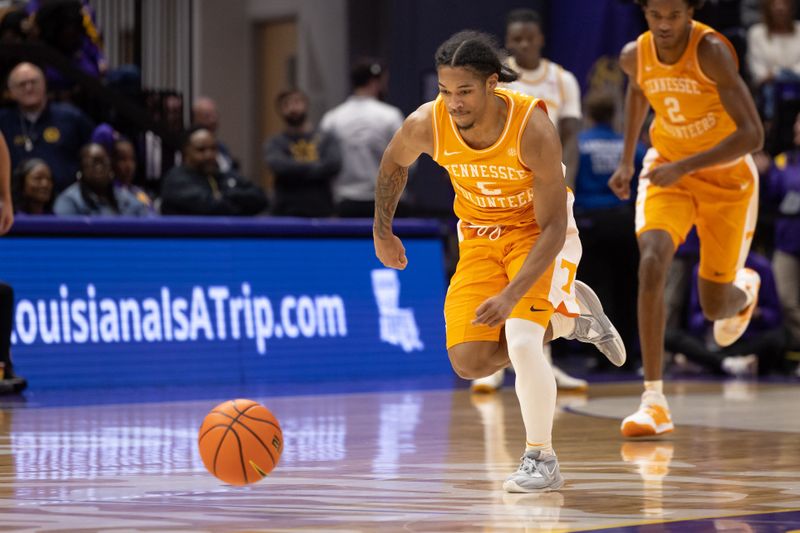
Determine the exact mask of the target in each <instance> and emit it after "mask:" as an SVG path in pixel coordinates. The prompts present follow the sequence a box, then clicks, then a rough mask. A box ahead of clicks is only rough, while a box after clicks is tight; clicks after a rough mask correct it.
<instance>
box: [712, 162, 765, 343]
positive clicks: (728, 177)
mask: <svg viewBox="0 0 800 533" xmlns="http://www.w3.org/2000/svg"><path fill="white" fill-rule="evenodd" d="M700 177H702V178H704V181H703V183H704V184H705V186H704V187H702V188H698V194H697V198H698V218H697V235H698V237H699V238H700V271H699V277H700V279H699V282H700V283H699V285H698V287H699V292H700V306H701V307H702V308H703V313H704V314H705V315H706V317H707V318H708V319H709V320H713V321H715V322H714V339H715V340H716V341H717V344H719V345H720V346H730V345H731V344H733V343H734V342H736V340H737V339H739V337H741V335H742V334H743V333H744V331H745V330H746V329H747V326H748V324H749V323H750V318H751V317H752V315H753V311H754V310H755V307H756V303H757V300H758V289H759V287H760V285H761V279H760V277H759V275H758V273H757V272H756V271H755V270H751V269H749V268H745V267H744V264H745V260H746V259H747V254H748V253H749V251H750V243H751V242H752V239H753V233H754V232H755V225H756V220H757V218H758V172H757V170H756V168H755V165H754V164H753V163H752V158H750V156H747V157H746V158H744V160H743V161H741V162H739V163H738V164H735V165H732V166H729V167H724V168H722V169H708V170H706V171H704V172H703V173H702V174H701V176H700ZM711 184H713V185H711ZM717 184H725V186H723V185H717Z"/></svg>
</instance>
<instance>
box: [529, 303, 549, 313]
mask: <svg viewBox="0 0 800 533" xmlns="http://www.w3.org/2000/svg"><path fill="white" fill-rule="evenodd" d="M531 311H533V312H534V313H538V312H540V311H547V309H536V306H533V305H532V306H531Z"/></svg>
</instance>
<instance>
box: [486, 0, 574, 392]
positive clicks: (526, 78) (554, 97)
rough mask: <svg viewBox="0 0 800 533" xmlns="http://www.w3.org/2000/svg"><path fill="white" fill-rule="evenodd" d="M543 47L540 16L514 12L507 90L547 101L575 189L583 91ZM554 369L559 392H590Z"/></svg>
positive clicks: (492, 380)
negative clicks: (515, 77) (513, 76)
mask: <svg viewBox="0 0 800 533" xmlns="http://www.w3.org/2000/svg"><path fill="white" fill-rule="evenodd" d="M543 47H544V33H543V32H542V20H541V17H540V16H539V14H538V13H537V12H536V11H534V10H532V9H527V8H520V9H515V10H513V11H511V12H510V13H509V14H508V17H507V19H506V48H507V49H508V51H509V52H510V53H511V57H509V58H508V66H509V67H511V68H512V69H514V70H515V71H516V72H517V73H519V75H520V77H519V79H518V80H517V81H514V82H511V83H509V84H507V85H506V87H508V88H509V89H512V90H515V91H517V92H521V93H525V94H529V95H531V96H535V97H536V98H541V99H542V100H544V101H545V103H546V104H547V114H548V115H549V116H550V120H551V121H553V124H555V125H556V127H557V128H558V134H559V137H561V144H562V146H563V149H564V152H563V153H564V156H563V157H564V164H565V165H566V168H567V169H566V181H567V185H568V186H569V187H570V188H572V189H574V188H575V174H576V172H577V170H578V157H579V152H578V131H579V130H580V122H581V90H580V87H579V86H578V80H577V79H576V78H575V75H574V74H572V73H571V72H569V71H568V70H564V68H563V67H562V66H561V65H558V64H557V63H553V62H552V61H548V60H547V59H545V58H543V57H542V48H543ZM545 355H546V356H547V357H548V358H549V357H550V345H547V346H546V347H545ZM551 363H552V361H551ZM552 366H553V374H554V375H555V378H556V384H557V385H558V388H559V389H561V390H571V391H582V390H586V388H587V386H588V384H587V382H586V381H585V380H583V379H578V378H575V377H572V376H570V375H569V374H567V373H566V372H564V371H563V370H561V369H560V368H558V367H557V366H555V365H552ZM503 378H504V371H503V370H499V371H498V372H496V373H495V374H492V375H491V376H488V377H485V378H481V379H476V380H473V382H472V390H473V391H474V392H484V391H486V392H488V391H494V390H497V389H499V388H500V387H501V386H502V383H503Z"/></svg>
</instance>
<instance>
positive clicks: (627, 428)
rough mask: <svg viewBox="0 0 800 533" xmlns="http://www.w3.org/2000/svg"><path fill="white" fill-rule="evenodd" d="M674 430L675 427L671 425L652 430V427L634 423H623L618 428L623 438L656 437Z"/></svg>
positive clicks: (663, 425)
mask: <svg viewBox="0 0 800 533" xmlns="http://www.w3.org/2000/svg"><path fill="white" fill-rule="evenodd" d="M674 429H675V425H674V424H672V423H669V424H660V425H659V426H658V427H657V428H654V427H653V426H647V425H644V424H638V423H636V422H625V423H624V424H623V425H622V427H621V428H620V432H621V433H622V436H623V437H629V438H632V437H633V438H635V437H656V436H658V435H664V434H666V433H671V432H672V431H673V430H674Z"/></svg>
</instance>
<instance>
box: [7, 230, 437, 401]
mask: <svg viewBox="0 0 800 533" xmlns="http://www.w3.org/2000/svg"><path fill="white" fill-rule="evenodd" d="M404 244H405V246H406V249H407V255H408V258H409V267H408V268H407V269H406V270H404V271H402V272H398V271H395V270H390V269H386V268H383V267H382V266H381V265H380V263H379V262H378V261H377V259H376V258H375V254H374V250H373V246H372V242H371V239H367V238H346V237H337V238H298V237H292V238H258V237H232V236H229V237H226V236H221V237H220V236H217V237H198V236H194V237H155V236H144V237H141V236H140V237H82V236H58V237H39V236H18V237H12V238H6V239H4V240H3V241H2V245H0V265H2V268H0V278H1V279H3V280H4V281H6V282H8V283H10V284H11V285H12V286H13V287H14V290H15V293H16V311H15V317H14V326H13V333H12V344H13V347H12V350H13V356H14V362H15V365H16V367H17V368H18V370H19V372H20V374H22V375H24V376H25V377H26V378H28V380H29V382H30V384H31V387H32V388H76V387H98V386H101V387H108V386H112V387H113V386H138V385H173V384H175V385H184V384H195V385H196V384H216V385H230V384H237V383H239V384H248V383H283V384H286V383H292V382H297V383H301V382H306V383H308V382H315V381H331V380H356V379H367V378H369V379H372V378H382V377H387V378H391V377H414V376H425V375H434V374H442V375H444V374H451V373H452V370H451V369H450V365H449V362H448V360H447V354H446V351H445V339H444V318H443V313H442V305H443V301H444V293H445V288H444V273H443V267H442V265H443V257H442V244H441V241H440V240H438V239H437V238H421V237H415V238H408V239H404Z"/></svg>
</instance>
